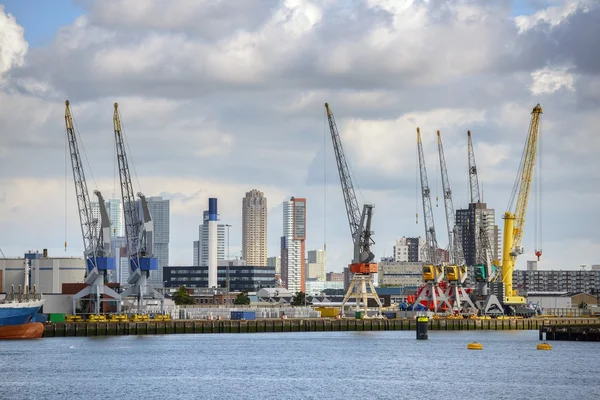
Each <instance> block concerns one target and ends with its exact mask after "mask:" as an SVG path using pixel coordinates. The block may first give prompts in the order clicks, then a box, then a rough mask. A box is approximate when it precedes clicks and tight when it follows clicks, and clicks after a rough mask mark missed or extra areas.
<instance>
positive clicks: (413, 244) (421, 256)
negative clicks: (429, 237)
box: [394, 236, 425, 263]
mask: <svg viewBox="0 0 600 400" xmlns="http://www.w3.org/2000/svg"><path fill="white" fill-rule="evenodd" d="M424 260H425V239H423V238H422V237H420V236H419V237H404V236H403V237H402V238H400V239H396V244H395V245H394V261H395V262H411V263H416V262H422V261H424Z"/></svg>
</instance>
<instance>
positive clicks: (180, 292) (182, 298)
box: [173, 286, 194, 306]
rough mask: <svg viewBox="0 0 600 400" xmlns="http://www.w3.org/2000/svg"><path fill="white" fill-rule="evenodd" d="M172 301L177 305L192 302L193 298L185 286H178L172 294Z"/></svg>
mask: <svg viewBox="0 0 600 400" xmlns="http://www.w3.org/2000/svg"><path fill="white" fill-rule="evenodd" d="M173 301H174V302H175V304H177V305H178V306H180V305H185V304H194V299H192V297H191V296H190V294H189V293H188V291H187V290H186V288H185V286H180V287H179V289H177V291H176V292H175V293H174V294H173Z"/></svg>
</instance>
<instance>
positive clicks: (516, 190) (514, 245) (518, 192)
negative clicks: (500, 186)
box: [502, 104, 542, 302]
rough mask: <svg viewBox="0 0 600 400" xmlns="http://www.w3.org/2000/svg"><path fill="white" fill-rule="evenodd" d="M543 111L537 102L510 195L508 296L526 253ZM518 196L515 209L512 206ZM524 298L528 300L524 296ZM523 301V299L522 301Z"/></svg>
mask: <svg viewBox="0 0 600 400" xmlns="http://www.w3.org/2000/svg"><path fill="white" fill-rule="evenodd" d="M541 115H542V106H540V105H539V104H537V105H536V106H535V107H534V108H533V111H532V112H531V122H530V124H529V134H528V136H527V141H526V143H525V147H524V149H523V154H522V156H521V163H520V165H519V171H518V173H517V177H516V179H515V184H514V186H513V192H512V194H511V197H510V201H509V206H508V211H506V212H505V213H504V241H503V249H502V282H503V283H504V290H505V292H506V297H507V298H508V297H512V296H514V291H513V288H512V274H513V270H514V267H515V262H516V260H517V256H518V255H519V254H522V252H523V250H522V248H521V241H522V239H523V229H524V227H525V216H526V213H527V203H528V201H529V193H530V191H531V182H532V180H533V170H534V166H535V158H536V154H537V144H538V135H539V126H540V117H541ZM515 197H516V200H517V204H516V208H515V211H514V213H513V212H511V211H510V210H511V208H512V206H513V204H514V201H515ZM523 301H524V300H523ZM519 302H521V301H519Z"/></svg>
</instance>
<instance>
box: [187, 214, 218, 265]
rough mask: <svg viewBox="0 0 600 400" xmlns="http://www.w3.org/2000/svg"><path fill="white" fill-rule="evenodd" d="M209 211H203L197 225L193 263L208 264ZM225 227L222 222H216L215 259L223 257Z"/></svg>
mask: <svg viewBox="0 0 600 400" xmlns="http://www.w3.org/2000/svg"><path fill="white" fill-rule="evenodd" d="M209 218H210V216H209V212H208V210H206V211H204V213H203V223H202V225H200V226H198V240H196V241H194V265H195V266H203V267H204V266H208V249H209V246H208V243H209V229H208V224H209ZM225 229H226V226H225V225H224V224H217V261H219V260H224V259H225V234H226V232H225Z"/></svg>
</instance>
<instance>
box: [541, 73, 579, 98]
mask: <svg viewBox="0 0 600 400" xmlns="http://www.w3.org/2000/svg"><path fill="white" fill-rule="evenodd" d="M568 71H569V69H568V68H554V69H551V68H543V69H540V70H537V71H534V72H532V73H531V78H532V79H533V83H532V84H531V88H530V90H531V93H532V94H534V95H539V94H544V93H554V92H556V91H557V90H559V89H560V88H562V87H564V88H565V89H567V90H571V91H573V90H575V88H574V85H573V83H574V81H575V78H574V76H573V75H572V74H570V73H569V72H568Z"/></svg>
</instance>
